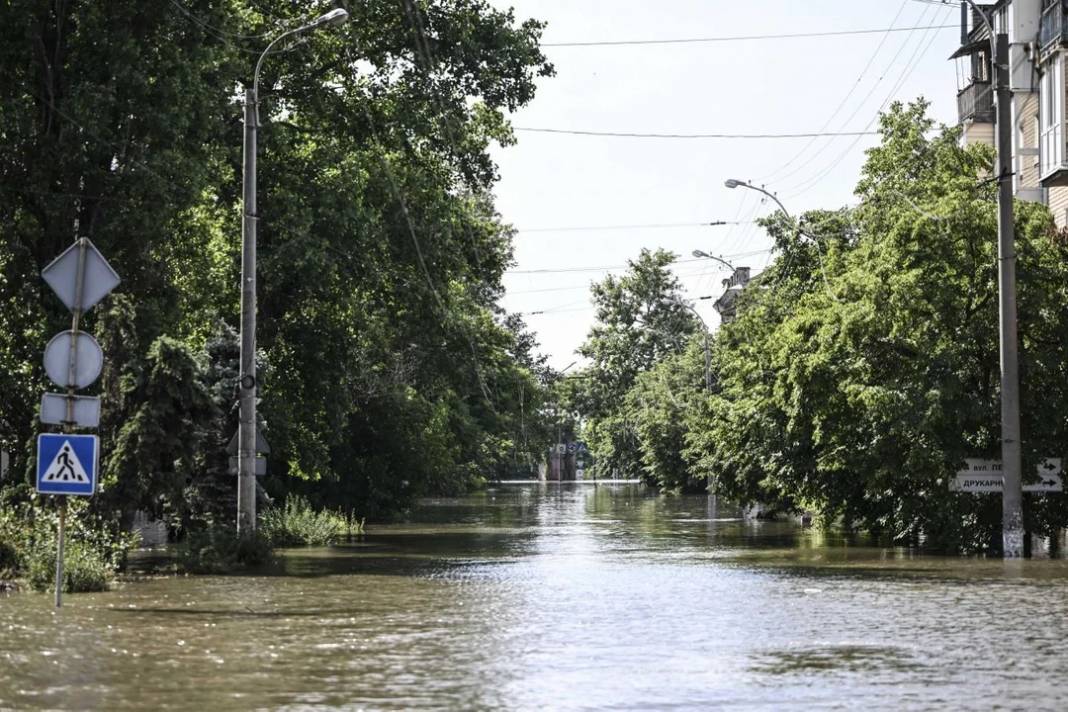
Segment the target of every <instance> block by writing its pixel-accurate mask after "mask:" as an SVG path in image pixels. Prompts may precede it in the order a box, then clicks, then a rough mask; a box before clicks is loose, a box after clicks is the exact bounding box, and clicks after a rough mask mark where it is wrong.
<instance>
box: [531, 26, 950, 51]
mask: <svg viewBox="0 0 1068 712" xmlns="http://www.w3.org/2000/svg"><path fill="white" fill-rule="evenodd" d="M957 27H959V26H958V25H927V26H920V27H891V28H880V29H874V30H835V31H827V32H791V33H787V34H779V35H728V36H723V37H683V38H675V39H662V40H603V41H594V42H542V43H541V46H542V47H623V46H634V45H671V44H705V43H712V42H748V41H756V40H787V39H802V38H806V37H844V36H847V35H875V34H879V33H880V32H910V31H913V30H944V29H952V28H957Z"/></svg>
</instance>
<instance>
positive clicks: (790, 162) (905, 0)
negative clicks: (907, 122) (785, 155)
mask: <svg viewBox="0 0 1068 712" xmlns="http://www.w3.org/2000/svg"><path fill="white" fill-rule="evenodd" d="M908 4H909V0H901V6H900V7H898V10H897V14H896V15H894V19H893V20H891V21H890V27H889V29H887V30H886V32H885V33H883V36H882V38H881V39H880V40H879V44H878V46H877V47H876V48H875V51H874V52H872V54H871V57H869V58H868V61H867V63H866V64H865V65H864V68H863V69H861V70H860V74H859V75H858V76H857V80H856V81H855V82H853V84H852V85H851V86H850V87H849V91H848V92H846V95H845V96H844V97H842V101H841V102H839V103H838V106H837V107H835V109H834V111H832V112H831V115H830V116H829V117H827V121H826V122H825V123H824V124H823V126H822V127H821V128H820V131H827V130H828V129H830V128H831V124H832V123H834V119H835V118H836V117H837V116H838V114H840V113H841V112H842V109H844V108H845V106H846V104H848V103H849V100H850V99H851V98H852V97H853V94H855V93H856V91H857V87H859V86H860V84H861V82H862V81H863V80H864V77H865V76H867V74H868V70H869V69H871V66H872V65H873V64H874V63H875V60H876V58H878V56H879V53H880V52H882V49H883V47H884V46H885V45H886V40H887V39H889V38H890V34H891V33H892V32H894V31H895V30H894V25H896V24H897V21H898V20H899V19H900V18H901V14H902V13H903V12H904V11H905V8H906V7H907V6H908ZM861 103H863V102H861ZM818 140H819V139H818V138H815V137H814V138H812V139H811V140H810V141H809V142H808V143H806V144H805V145H804V147H802V148H801V150H800V151H798V152H797V153H796V154H794V155H793V157H791V158H790V160H788V161H786V162H785V163H783V164H782V165H780V166H777V167H776V168H775V170H774V171H772V172H771V173H768V174H766V175H763V176H761V177H759V178H757V179H756V180H757V182H759V183H765V182H768V181H770V180H771V179H772V178H774V177H775V176H777V175H780V174H781V173H782V172H783V171H785V170H787V169H788V168H789V167H790V166H792V165H793V164H794V163H795V162H796V161H797V159H799V158H801V156H803V155H805V153H807V152H808V149H810V148H811V147H812V146H813V145H814V144H816V143H817V142H818Z"/></svg>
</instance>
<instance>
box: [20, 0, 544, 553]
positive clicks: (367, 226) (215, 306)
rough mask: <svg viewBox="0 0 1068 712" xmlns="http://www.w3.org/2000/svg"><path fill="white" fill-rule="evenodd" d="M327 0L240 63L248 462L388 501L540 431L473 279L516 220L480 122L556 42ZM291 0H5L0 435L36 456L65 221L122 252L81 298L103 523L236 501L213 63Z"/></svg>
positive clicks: (426, 488)
mask: <svg viewBox="0 0 1068 712" xmlns="http://www.w3.org/2000/svg"><path fill="white" fill-rule="evenodd" d="M348 9H349V12H350V13H351V14H352V19H351V21H350V22H348V23H347V24H345V25H343V26H340V27H334V28H330V29H328V30H323V31H319V32H314V33H310V34H308V35H306V37H305V38H304V40H303V41H302V42H300V43H296V44H294V45H292V46H289V47H286V48H285V49H287V50H288V51H283V52H278V53H274V54H272V55H271V56H269V57H268V58H267V59H266V61H265V63H264V65H263V72H262V74H261V78H260V79H261V84H260V86H261V90H262V95H261V101H260V106H259V109H260V110H259V115H260V121H261V123H262V127H261V129H260V132H259V138H260V150H259V154H258V155H259V159H260V173H259V184H258V188H259V195H260V205H259V211H260V218H261V219H260V222H259V225H260V230H259V244H258V248H259V266H258V267H259V270H258V274H259V284H258V297H259V331H258V334H257V337H258V348H259V353H258V354H257V362H258V375H259V381H260V384H261V391H260V395H261V396H262V402H261V404H260V407H259V411H260V415H261V416H262V418H263V420H264V427H265V428H266V429H267V430H268V433H269V438H270V441H271V445H272V453H271V460H270V475H271V476H270V477H269V478H267V480H266V481H265V485H264V486H265V487H266V488H268V489H269V490H270V491H271V492H273V493H274V494H280V495H284V494H285V493H287V492H289V491H291V490H292V491H295V492H298V493H303V492H306V493H307V494H308V495H309V497H310V499H311V501H313V502H316V504H319V503H325V504H327V505H329V507H330V508H341V509H342V510H344V511H346V512H352V513H354V514H356V513H358V514H359V515H360V516H366V515H372V516H387V515H389V514H390V513H392V512H395V511H397V510H399V509H403V508H404V507H406V506H407V505H408V504H409V503H410V502H411V500H412V498H413V497H415V496H418V495H420V494H423V493H434V492H443V493H445V492H459V491H463V490H464V489H466V488H469V487H472V486H477V485H478V484H479V483H481V482H484V481H485V480H486V479H487V478H490V477H494V476H499V475H500V473H502V472H505V471H512V470H514V469H516V468H518V467H520V466H522V465H524V464H525V465H526V466H527V467H531V466H532V465H533V462H534V459H535V457H537V456H538V455H539V454H540V452H541V450H542V447H543V440H542V439H541V434H543V433H544V432H545V430H546V428H545V425H544V423H543V422H541V418H540V414H541V413H542V412H543V411H544V403H545V401H546V397H547V387H546V381H545V378H546V374H547V369H546V368H545V364H544V361H543V360H541V359H539V357H538V356H537V355H536V354H535V349H536V344H535V343H534V342H533V340H532V339H531V338H530V334H529V332H527V331H526V329H525V326H524V325H523V324H522V321H521V320H520V319H519V318H518V317H517V316H515V315H508V314H504V313H502V312H501V311H500V310H499V308H498V307H497V306H496V303H497V299H498V297H499V296H500V294H501V293H502V291H503V286H502V279H503V274H504V271H505V269H507V267H508V266H509V264H510V262H511V260H512V245H511V240H512V231H511V229H510V228H508V227H507V226H506V225H504V224H502V222H501V219H500V216H498V215H497V213H496V211H495V210H494V207H493V202H492V188H493V184H494V182H495V180H496V168H495V166H494V164H493V161H492V159H491V157H490V153H489V146H490V145H491V142H499V143H502V144H507V143H509V142H511V141H512V140H513V138H512V136H511V132H510V129H509V127H508V124H507V121H506V119H505V112H510V111H513V110H515V109H517V108H519V107H521V106H523V105H524V104H526V103H527V102H529V101H530V100H531V99H532V98H533V95H534V91H535V81H536V79H537V78H538V77H540V76H548V75H550V74H551V73H552V66H551V65H550V64H549V63H548V62H547V60H546V58H545V57H544V55H543V54H542V53H541V51H540V49H539V47H538V42H539V38H540V35H541V32H542V29H543V25H542V24H541V23H539V22H537V21H533V20H528V21H522V22H520V21H517V20H516V18H515V16H514V14H513V13H512V12H511V11H501V10H497V9H495V8H494V7H492V6H491V5H490V3H488V2H486V0H432V1H430V2H413V1H412V0H403V1H402V2H396V1H395V0H369V1H368V2H363V3H358V4H350V6H349V7H348ZM314 12H315V11H314V10H313V9H311V8H310V7H309V5H308V4H307V3H291V2H283V1H282V0H262V1H260V2H256V3H253V4H251V5H249V4H248V3H242V2H237V1H236V0H222V1H221V2H216V1H215V0H211V1H209V0H182V2H181V3H164V5H163V7H162V8H161V9H159V11H152V12H147V11H146V10H145V6H144V4H143V3H140V2H133V1H132V0H115V2H108V3H63V4H60V5H53V4H49V3H42V2H39V1H38V0H16V1H15V2H10V3H6V4H0V67H2V68H3V69H4V71H3V72H0V126H2V127H3V128H2V130H0V143H2V147H3V150H2V151H0V176H3V179H4V190H3V191H2V192H0V393H3V394H4V401H5V403H4V407H3V408H2V409H0V443H5V444H7V445H8V446H9V447H11V448H12V449H15V448H14V445H15V444H18V445H19V446H20V447H19V448H18V450H19V452H18V455H17V460H16V462H14V463H13V469H15V470H17V471H21V472H30V471H31V469H32V447H30V446H28V445H27V444H29V443H32V440H33V436H34V435H35V428H36V427H37V426H36V424H35V408H36V403H38V402H39V397H40V393H41V391H42V390H43V389H44V388H45V387H46V384H45V379H44V375H43V373H42V370H41V364H40V351H41V348H42V347H43V346H44V344H45V343H46V342H47V340H48V338H49V337H50V336H51V335H52V334H53V333H55V332H56V331H59V330H60V329H63V328H67V326H66V325H67V324H69V314H67V313H66V312H65V311H64V310H63V309H62V307H61V306H60V305H59V304H58V302H57V301H56V300H55V299H54V298H53V297H52V296H51V295H50V294H49V293H48V290H47V289H45V288H43V287H42V285H41V283H40V279H39V273H40V270H41V268H42V267H44V266H45V265H46V264H47V263H48V262H49V261H50V260H51V259H52V258H53V257H55V255H57V254H58V253H59V252H60V251H61V250H62V249H63V248H65V247H66V246H67V245H68V244H69V243H70V242H71V240H72V239H74V238H75V237H78V236H83V235H84V236H88V237H90V238H91V239H92V240H93V241H94V243H95V244H96V245H97V246H98V247H99V248H100V250H101V251H102V252H103V253H104V254H105V255H106V256H107V257H108V259H109V260H110V261H111V263H112V264H113V265H114V266H115V268H116V270H117V271H118V273H119V274H120V275H121V276H122V278H123V282H122V285H121V286H120V288H119V289H118V291H117V292H116V293H115V294H113V295H112V296H111V297H109V298H108V299H107V300H105V301H104V302H103V303H101V304H100V305H99V306H97V307H96V308H95V309H94V310H93V311H92V312H90V313H89V314H88V315H87V316H86V319H85V320H84V325H85V328H87V329H88V330H90V331H92V332H94V333H95V334H96V335H97V336H98V338H99V340H100V342H101V345H102V347H103V349H104V353H105V373H104V374H103V377H102V379H101V381H100V384H99V389H100V390H99V393H100V395H101V396H102V397H103V398H104V412H103V422H102V424H101V429H100V434H101V436H102V437H101V440H102V443H103V444H104V451H103V453H102V455H103V457H102V460H101V463H102V466H103V470H104V477H103V487H102V490H101V492H100V494H99V495H98V496H97V497H96V498H94V502H93V504H92V507H93V510H94V512H95V513H96V514H97V515H99V516H100V517H101V519H102V521H106V522H107V526H108V527H113V526H119V525H121V524H123V523H127V524H128V523H129V521H130V519H131V518H132V514H133V511H134V510H135V509H141V510H146V511H148V512H150V513H152V514H154V515H156V516H158V517H161V518H163V519H164V521H166V522H167V524H168V525H169V526H170V527H171V528H172V530H173V531H183V532H184V531H189V530H191V529H198V528H200V529H212V528H215V527H219V526H221V524H222V523H223V522H226V521H230V520H231V519H232V517H233V511H234V502H233V490H234V482H233V478H232V477H231V476H230V475H228V474H227V464H228V463H227V454H226V453H225V451H224V446H225V444H226V442H227V441H228V440H229V437H230V435H231V434H232V433H233V432H234V428H235V424H236V408H235V400H236V387H235V386H236V384H235V375H236V373H235V371H236V348H235V347H234V329H235V327H236V325H237V316H238V307H239V271H240V250H239V244H240V234H241V227H240V215H241V206H240V190H239V187H240V173H241V170H240V169H241V156H242V142H241V116H242V109H243V107H242V106H241V101H240V96H239V95H240V92H237V91H235V87H243V86H244V85H246V84H247V83H248V82H249V80H250V78H251V77H250V75H251V73H252V66H253V64H254V62H255V59H256V56H257V54H258V53H259V52H260V51H262V50H263V48H264V45H265V42H264V41H263V40H262V39H251V38H263V37H265V36H274V35H277V34H279V32H280V30H281V29H282V28H289V27H294V26H297V25H298V24H300V23H301V22H302V21H304V20H305V19H307V15H308V14H309V13H314ZM211 28H227V30H228V33H227V35H225V36H223V35H221V34H220V33H218V32H216V31H213V30H212V29H211ZM4 486H5V488H6V487H8V486H9V483H5V484H4ZM210 538H211V537H209V539H210ZM206 546H207V547H208V548H209V549H210V548H218V547H217V546H216V545H215V544H212V543H210V542H209V544H207V545H206ZM224 553H225V552H224ZM227 555H229V554H227ZM194 558H196V557H194ZM223 558H225V557H223Z"/></svg>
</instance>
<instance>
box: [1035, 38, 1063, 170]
mask: <svg viewBox="0 0 1068 712" xmlns="http://www.w3.org/2000/svg"><path fill="white" fill-rule="evenodd" d="M1039 98H1040V102H1041V111H1040V114H1039V123H1040V124H1041V127H1042V141H1041V145H1040V146H1039V152H1040V155H1041V163H1042V175H1043V176H1046V175H1048V174H1049V173H1050V172H1052V171H1054V170H1056V169H1057V168H1058V167H1060V166H1061V165H1063V164H1064V57H1063V56H1062V55H1060V54H1058V55H1057V56H1056V57H1055V58H1054V59H1053V61H1051V62H1050V63H1049V65H1048V66H1047V67H1046V72H1045V74H1043V75H1042V80H1041V83H1040V85H1039Z"/></svg>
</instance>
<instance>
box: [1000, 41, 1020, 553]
mask: <svg viewBox="0 0 1068 712" xmlns="http://www.w3.org/2000/svg"><path fill="white" fill-rule="evenodd" d="M993 70H994V72H993V73H992V77H993V78H994V79H995V82H996V83H995V86H996V87H997V94H996V97H997V131H998V133H997V152H998V158H997V172H998V294H999V300H998V301H999V306H1000V321H1001V461H1002V474H1003V477H1004V483H1005V484H1004V492H1003V495H1002V513H1001V517H1002V519H1001V525H1002V544H1003V546H1004V549H1005V557H1006V558H1016V557H1020V556H1023V553H1024V523H1023V486H1022V482H1021V469H1022V466H1021V463H1020V460H1021V457H1020V370H1019V356H1018V350H1019V337H1018V335H1017V324H1016V233H1015V225H1014V222H1013V206H1012V199H1013V196H1012V106H1011V101H1012V98H1011V97H1012V92H1011V90H1010V89H1009V38H1008V35H1005V34H1000V35H998V36H997V39H996V43H995V51H994V60H993Z"/></svg>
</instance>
